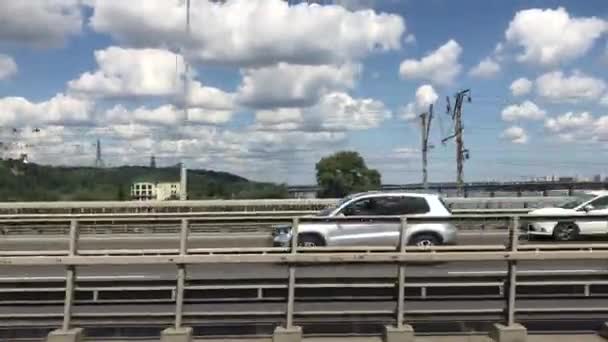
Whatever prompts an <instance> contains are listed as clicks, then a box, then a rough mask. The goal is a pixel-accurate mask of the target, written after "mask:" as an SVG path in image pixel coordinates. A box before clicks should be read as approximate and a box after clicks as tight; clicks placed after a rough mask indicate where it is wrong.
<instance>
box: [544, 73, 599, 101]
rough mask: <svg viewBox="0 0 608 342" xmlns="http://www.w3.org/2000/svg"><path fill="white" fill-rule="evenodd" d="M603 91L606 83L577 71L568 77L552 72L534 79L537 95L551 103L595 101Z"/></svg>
mask: <svg viewBox="0 0 608 342" xmlns="http://www.w3.org/2000/svg"><path fill="white" fill-rule="evenodd" d="M605 89H606V83H605V82H604V81H603V80H601V79H598V78H594V77H591V76H587V75H585V74H583V73H581V72H578V71H575V72H573V73H572V74H571V75H570V76H567V75H565V74H564V73H563V72H561V71H553V72H548V73H546V74H543V75H541V76H539V77H538V78H537V79H536V92H537V93H538V95H540V96H542V97H544V98H546V99H548V100H550V101H553V102H570V103H576V102H581V101H597V100H598V99H599V97H600V96H601V94H602V93H603V92H604V90H605Z"/></svg>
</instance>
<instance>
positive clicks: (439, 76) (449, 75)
mask: <svg viewBox="0 0 608 342" xmlns="http://www.w3.org/2000/svg"><path fill="white" fill-rule="evenodd" d="M461 53H462V48H461V47H460V44H458V43H457V42H456V41H454V40H450V41H448V42H447V43H445V44H444V45H442V46H440V47H439V48H438V49H437V50H435V51H433V52H431V53H429V54H428V55H426V56H424V57H423V58H422V59H420V60H415V59H406V60H404V61H403V62H401V65H400V66H399V74H400V75H401V77H403V78H407V79H423V80H428V81H431V82H433V83H435V84H441V85H445V84H450V83H452V82H453V81H454V78H456V76H458V75H459V74H460V71H461V70H462V65H460V62H459V61H458V59H459V58H460V54H461Z"/></svg>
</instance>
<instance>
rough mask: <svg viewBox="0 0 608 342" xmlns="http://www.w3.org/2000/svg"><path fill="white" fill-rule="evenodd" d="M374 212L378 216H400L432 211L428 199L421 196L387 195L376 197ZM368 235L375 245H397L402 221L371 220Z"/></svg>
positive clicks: (423, 213)
mask: <svg viewBox="0 0 608 342" xmlns="http://www.w3.org/2000/svg"><path fill="white" fill-rule="evenodd" d="M375 202H376V203H375V207H374V214H375V215H377V216H387V217H391V216H392V217H398V216H403V215H408V216H418V215H425V214H426V213H428V212H429V211H430V208H429V205H428V203H427V202H426V199H424V198H423V197H419V196H404V195H387V196H382V197H376V198H375ZM366 229H367V230H370V232H369V233H367V235H368V236H369V239H370V242H371V243H373V245H378V246H397V245H398V244H399V234H400V231H401V223H400V221H399V220H396V219H395V220H377V221H375V222H371V223H370V225H369V226H368V227H366Z"/></svg>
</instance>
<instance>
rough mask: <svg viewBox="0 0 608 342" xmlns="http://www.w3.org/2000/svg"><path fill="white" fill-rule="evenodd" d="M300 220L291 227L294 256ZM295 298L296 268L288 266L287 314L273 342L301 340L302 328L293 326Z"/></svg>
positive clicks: (291, 251)
mask: <svg viewBox="0 0 608 342" xmlns="http://www.w3.org/2000/svg"><path fill="white" fill-rule="evenodd" d="M299 225H300V220H299V219H298V218H297V217H296V218H294V219H293V221H292V225H291V250H290V253H291V254H292V255H295V254H296V253H297V252H298V231H299ZM295 297H296V266H295V265H294V264H290V265H289V279H288V285H287V314H286V317H285V321H286V322H285V327H281V326H278V327H276V329H275V330H274V334H273V335H272V340H273V342H299V341H301V340H302V328H301V327H299V326H295V325H293V315H294V311H295V310H294V308H295Z"/></svg>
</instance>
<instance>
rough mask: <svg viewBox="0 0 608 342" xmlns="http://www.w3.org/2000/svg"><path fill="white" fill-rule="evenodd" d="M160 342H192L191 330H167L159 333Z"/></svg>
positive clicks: (185, 328)
mask: <svg viewBox="0 0 608 342" xmlns="http://www.w3.org/2000/svg"><path fill="white" fill-rule="evenodd" d="M160 342H192V328H188V327H182V328H177V329H176V328H167V329H165V330H163V331H162V332H161V333H160Z"/></svg>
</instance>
